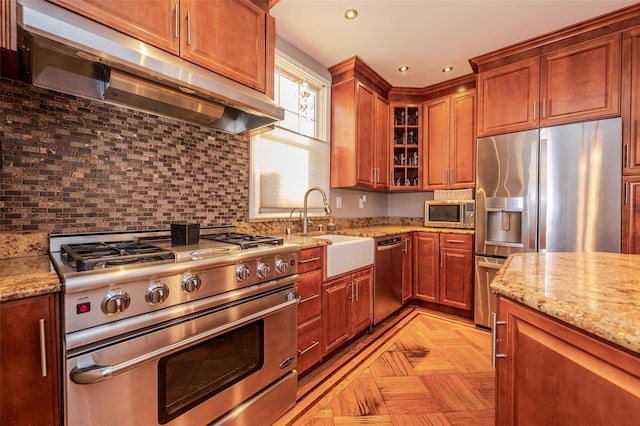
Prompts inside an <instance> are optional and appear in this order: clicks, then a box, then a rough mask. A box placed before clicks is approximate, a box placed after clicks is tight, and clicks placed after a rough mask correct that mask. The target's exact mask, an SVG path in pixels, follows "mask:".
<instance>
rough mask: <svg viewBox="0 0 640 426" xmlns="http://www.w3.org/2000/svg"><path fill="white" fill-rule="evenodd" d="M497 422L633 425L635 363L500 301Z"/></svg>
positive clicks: (639, 368) (638, 373)
mask: <svg viewBox="0 0 640 426" xmlns="http://www.w3.org/2000/svg"><path fill="white" fill-rule="evenodd" d="M498 320H500V321H506V325H498V326H497V330H496V332H497V336H498V338H497V345H498V346H497V352H498V353H501V354H505V355H506V357H505V358H499V359H498V360H497V369H496V378H497V399H496V402H497V406H496V424H498V425H521V426H526V425H551V424H594V425H595V424H601V425H605V424H606V425H609V424H611V425H632V424H633V425H635V424H637V417H638V416H637V413H638V408H639V396H638V389H640V359H639V358H638V357H637V356H633V355H630V354H629V353H627V352H624V351H621V350H619V349H617V348H615V347H613V346H610V345H607V344H606V343H603V342H602V341H600V340H597V339H595V338H593V337H591V336H589V335H587V334H586V333H583V332H580V331H577V330H575V329H573V328H570V327H567V326H565V325H563V324H562V323H561V322H559V321H556V320H554V319H553V318H550V317H548V316H546V315H544V314H541V313H539V312H537V311H534V310H532V309H530V308H527V307H525V306H523V305H520V304H518V303H515V302H513V301H510V300H506V299H504V298H502V297H499V298H498Z"/></svg>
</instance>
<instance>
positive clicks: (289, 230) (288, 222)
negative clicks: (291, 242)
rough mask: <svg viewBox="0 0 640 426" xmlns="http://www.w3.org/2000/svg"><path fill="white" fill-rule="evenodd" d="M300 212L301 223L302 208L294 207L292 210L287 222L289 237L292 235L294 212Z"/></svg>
mask: <svg viewBox="0 0 640 426" xmlns="http://www.w3.org/2000/svg"><path fill="white" fill-rule="evenodd" d="M296 210H298V218H299V219H300V222H302V210H300V208H298V207H294V208H292V209H291V213H289V220H288V221H287V235H291V228H292V227H291V216H292V215H293V212H294V211H296Z"/></svg>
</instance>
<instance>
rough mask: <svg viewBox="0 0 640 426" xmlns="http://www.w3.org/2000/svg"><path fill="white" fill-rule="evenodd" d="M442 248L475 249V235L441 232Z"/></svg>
mask: <svg viewBox="0 0 640 426" xmlns="http://www.w3.org/2000/svg"><path fill="white" fill-rule="evenodd" d="M440 248H457V249H462V250H472V249H473V235H468V234H440Z"/></svg>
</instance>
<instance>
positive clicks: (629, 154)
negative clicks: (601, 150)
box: [622, 27, 640, 175]
mask: <svg viewBox="0 0 640 426" xmlns="http://www.w3.org/2000/svg"><path fill="white" fill-rule="evenodd" d="M622 43H623V53H622V64H623V70H622V76H623V80H622V84H623V90H622V105H623V109H622V122H623V128H622V140H623V144H624V145H623V146H624V164H623V166H624V168H623V170H624V174H625V175H638V174H640V27H637V28H634V29H632V30H629V31H627V32H625V33H624V36H623V42H622Z"/></svg>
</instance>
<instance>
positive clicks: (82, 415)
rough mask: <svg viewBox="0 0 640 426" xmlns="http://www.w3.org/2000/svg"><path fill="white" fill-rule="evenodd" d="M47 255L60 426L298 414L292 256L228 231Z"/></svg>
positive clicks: (93, 240) (83, 242) (57, 246)
mask: <svg viewBox="0 0 640 426" xmlns="http://www.w3.org/2000/svg"><path fill="white" fill-rule="evenodd" d="M50 244H51V258H52V259H53V262H54V264H55V267H56V269H57V271H58V273H59V275H60V277H61V278H62V280H63V282H64V287H63V288H64V290H63V291H64V292H63V301H64V302H63V308H62V309H63V312H62V319H63V329H64V342H63V345H64V360H65V365H64V377H65V380H64V393H65V407H64V413H65V423H66V424H67V425H70V426H75V425H81V424H82V425H85V424H91V425H114V424H140V425H190V426H191V425H208V424H270V423H271V422H273V420H275V419H276V418H278V417H279V416H280V415H282V414H283V413H284V412H285V411H287V410H288V409H289V408H291V407H292V406H293V405H294V404H295V398H296V396H295V395H296V386H297V373H296V371H295V366H296V353H297V348H296V306H297V303H298V294H297V289H296V282H297V281H298V280H299V276H298V275H297V268H298V257H297V252H298V247H297V246H293V245H289V244H287V243H284V242H283V241H282V239H278V238H271V237H264V236H258V235H250V234H239V233H236V232H234V230H233V228H206V229H203V230H201V235H200V240H199V242H198V243H196V244H191V245H182V246H177V245H172V243H171V235H170V232H169V231H168V230H167V231H164V230H161V231H139V232H138V231H136V232H113V233H101V234H59V235H52V236H51V240H50Z"/></svg>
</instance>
